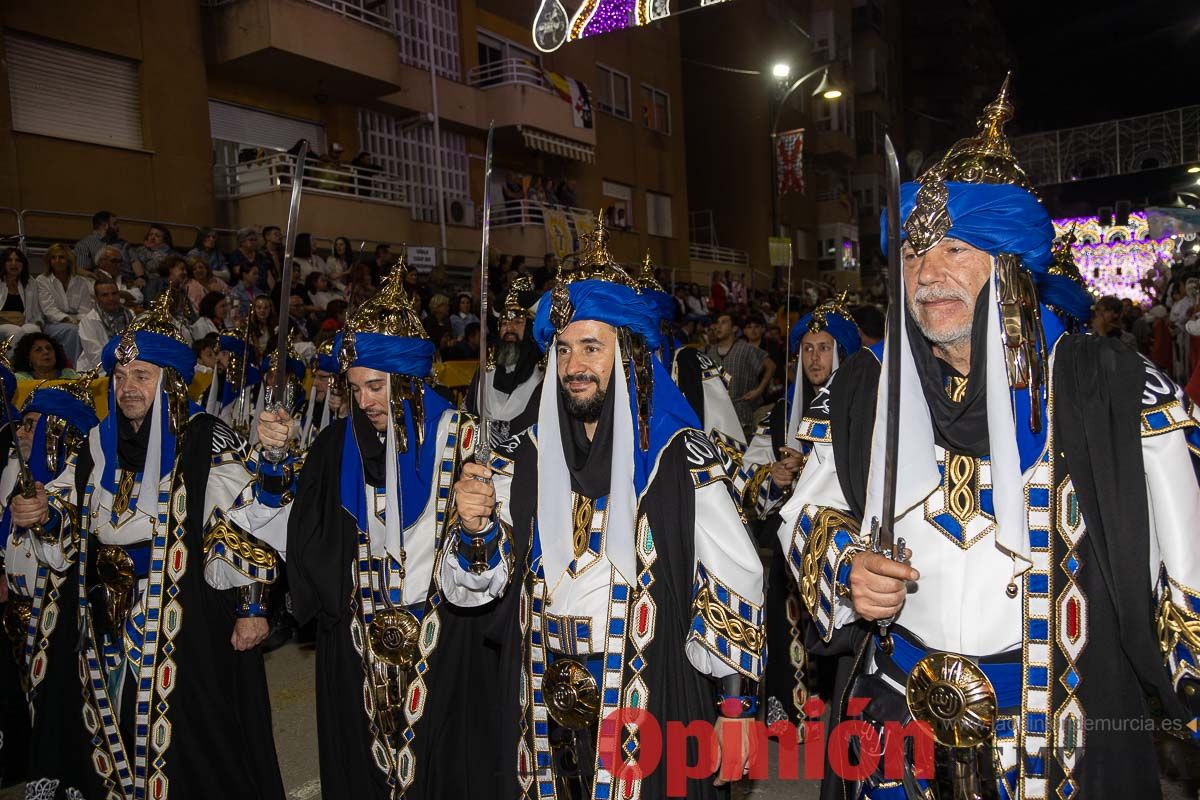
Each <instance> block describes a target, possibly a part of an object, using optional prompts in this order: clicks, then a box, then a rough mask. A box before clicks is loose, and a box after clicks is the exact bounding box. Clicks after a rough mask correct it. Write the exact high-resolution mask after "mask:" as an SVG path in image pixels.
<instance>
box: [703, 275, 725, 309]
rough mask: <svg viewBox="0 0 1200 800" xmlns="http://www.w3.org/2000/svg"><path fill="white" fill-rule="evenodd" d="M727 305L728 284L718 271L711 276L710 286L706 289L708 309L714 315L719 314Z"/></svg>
mask: <svg viewBox="0 0 1200 800" xmlns="http://www.w3.org/2000/svg"><path fill="white" fill-rule="evenodd" d="M728 305H729V284H727V283H725V275H724V274H722V273H721V272H720V271H719V270H718V271H715V272H713V274H712V286H710V287H709V289H708V307H709V308H711V309H712V311H713V313H714V314H720V313H721V312H723V311H725V309H726V306H728Z"/></svg>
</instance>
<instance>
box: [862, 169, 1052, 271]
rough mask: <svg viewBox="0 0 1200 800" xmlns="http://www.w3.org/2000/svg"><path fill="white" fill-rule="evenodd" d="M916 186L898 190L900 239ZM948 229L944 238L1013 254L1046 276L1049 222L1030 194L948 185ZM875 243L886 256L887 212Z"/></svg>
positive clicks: (1002, 186) (1005, 186)
mask: <svg viewBox="0 0 1200 800" xmlns="http://www.w3.org/2000/svg"><path fill="white" fill-rule="evenodd" d="M920 188H921V185H920V184H918V183H906V184H904V185H902V186H901V187H900V220H901V222H900V241H901V242H903V241H904V240H906V239H907V238H908V233H907V232H906V231H905V230H904V220H907V219H908V216H909V214H911V213H912V210H913V207H914V206H916V202H917V201H916V196H917V190H918V189H920ZM946 189H947V192H948V193H949V199H948V200H947V202H946V210H947V211H948V212H949V213H950V230H949V231H947V232H946V236H947V237H948V238H951V239H958V240H959V241H962V242H966V243H967V244H969V245H971V246H972V247H977V248H979V249H980V250H983V251H985V252H987V253H991V254H992V255H997V254H999V253H1013V254H1015V255H1018V256H1020V257H1021V261H1022V262H1024V264H1025V267H1026V269H1028V270H1029V271H1031V272H1033V273H1035V274H1036V273H1039V272H1045V271H1046V269H1047V267H1049V266H1050V262H1051V253H1050V246H1051V245H1052V244H1053V243H1054V223H1052V222H1051V221H1050V215H1049V214H1047V213H1046V209H1045V208H1044V207H1043V206H1042V204H1041V203H1039V202H1038V200H1037V198H1036V197H1034V196H1033V194H1032V193H1030V192H1028V191H1026V190H1025V189H1022V188H1021V187H1020V186H1015V185H1013V184H1011V183H957V182H955V181H947V182H946ZM879 226H880V232H879V239H880V243H881V246H882V247H883V252H884V253H885V254H886V253H887V212H886V210H885V211H884V213H883V214H881V215H880V223H879Z"/></svg>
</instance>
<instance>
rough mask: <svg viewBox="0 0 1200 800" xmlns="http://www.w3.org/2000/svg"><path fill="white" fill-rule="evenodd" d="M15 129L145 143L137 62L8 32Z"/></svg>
mask: <svg viewBox="0 0 1200 800" xmlns="http://www.w3.org/2000/svg"><path fill="white" fill-rule="evenodd" d="M4 49H5V52H6V56H7V59H8V86H9V94H10V96H11V98H12V117H13V128H14V129H15V130H18V131H23V132H25V133H40V134H43V135H46V136H57V137H59V138H63V139H76V140H78V141H83V142H96V143H97V144H106V145H113V146H115V147H130V148H139V149H140V148H141V147H142V98H141V83H140V81H139V79H138V65H137V64H136V63H135V62H132V61H127V60H125V59H123V58H116V57H114V56H109V55H103V54H101V53H95V52H92V51H90V50H83V49H80V48H77V47H72V46H70V45H65V44H60V43H57V42H52V41H48V40H46V39H37V38H34V37H31V36H22V35H20V34H16V33H5V34H4Z"/></svg>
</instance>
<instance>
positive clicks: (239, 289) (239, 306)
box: [229, 264, 269, 319]
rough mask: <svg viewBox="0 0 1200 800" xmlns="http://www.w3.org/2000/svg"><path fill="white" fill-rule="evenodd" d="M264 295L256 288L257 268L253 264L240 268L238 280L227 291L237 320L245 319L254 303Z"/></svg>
mask: <svg viewBox="0 0 1200 800" xmlns="http://www.w3.org/2000/svg"><path fill="white" fill-rule="evenodd" d="M268 269H269V267H268ZM265 294H266V293H265V292H264V291H263V290H262V289H260V288H258V267H257V266H256V265H254V264H249V265H247V266H244V267H242V269H241V272H240V280H238V282H237V283H236V284H234V286H233V288H232V289H230V290H229V297H230V299H231V300H233V303H234V311H235V312H236V313H237V317H238V319H245V318H246V315H247V314H249V313H250V306H251V305H252V304H253V303H254V301H255V300H256V299H257V298H259V297H263V296H264V295H265Z"/></svg>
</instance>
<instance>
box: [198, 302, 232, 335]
mask: <svg viewBox="0 0 1200 800" xmlns="http://www.w3.org/2000/svg"><path fill="white" fill-rule="evenodd" d="M199 311H200V313H199V315H198V316H197V318H196V321H195V322H193V323H192V341H196V342H198V341H200V340H201V339H203V338H204V337H206V336H208V335H209V334H210V333H220V332H221V331H222V330H224V329H225V328H226V326H227V325H228V323H229V298H228V297H226V296H225V295H224V294H223V293H222V292H209V293H208V294H206V295H204V299H203V300H201V301H200V307H199Z"/></svg>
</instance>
